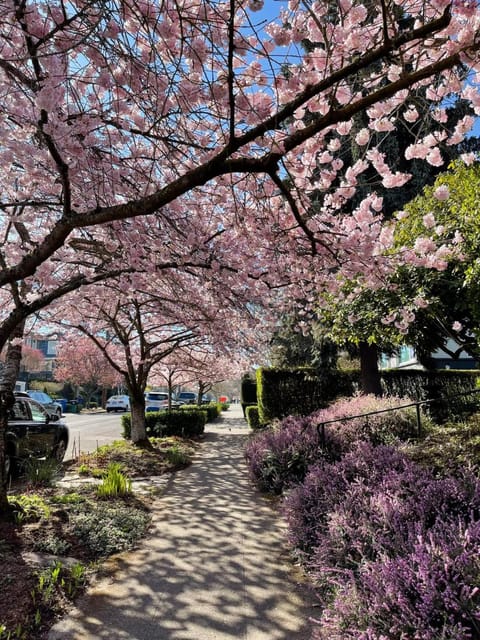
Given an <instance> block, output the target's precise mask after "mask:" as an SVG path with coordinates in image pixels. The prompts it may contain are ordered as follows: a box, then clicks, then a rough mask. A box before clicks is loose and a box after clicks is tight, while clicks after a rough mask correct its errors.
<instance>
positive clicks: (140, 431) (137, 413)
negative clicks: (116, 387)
mask: <svg viewBox="0 0 480 640" xmlns="http://www.w3.org/2000/svg"><path fill="white" fill-rule="evenodd" d="M130 414H131V421H132V429H131V434H130V438H131V440H132V442H133V444H136V445H139V446H148V445H149V440H148V437H147V431H146V428H145V396H144V395H143V392H142V393H140V394H139V393H135V394H134V395H133V394H132V395H131V396H130Z"/></svg>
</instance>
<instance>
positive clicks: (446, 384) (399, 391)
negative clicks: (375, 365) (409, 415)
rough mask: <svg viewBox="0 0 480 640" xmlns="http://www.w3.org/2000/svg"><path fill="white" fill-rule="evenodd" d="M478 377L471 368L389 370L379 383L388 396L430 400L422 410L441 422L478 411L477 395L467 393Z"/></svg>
mask: <svg viewBox="0 0 480 640" xmlns="http://www.w3.org/2000/svg"><path fill="white" fill-rule="evenodd" d="M479 376H480V372H479V371H478V370H475V369H473V370H465V369H461V370H455V369H437V370H436V371H423V370H421V369H392V370H388V371H382V386H383V389H384V392H385V394H386V395H388V396H397V397H400V398H411V399H412V400H434V401H435V402H432V403H430V404H429V405H428V407H427V409H426V410H427V412H428V413H429V414H430V415H431V417H432V418H433V419H434V420H435V421H436V422H443V421H445V420H456V419H463V418H465V417H467V416H468V415H471V414H472V413H474V412H475V411H478V407H479V401H480V394H471V395H469V394H468V392H469V391H474V390H475V389H478V381H479ZM460 394H463V395H460ZM455 396H457V397H455Z"/></svg>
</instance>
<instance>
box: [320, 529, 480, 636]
mask: <svg viewBox="0 0 480 640" xmlns="http://www.w3.org/2000/svg"><path fill="white" fill-rule="evenodd" d="M479 549H480V521H479V520H475V521H468V520H467V519H465V518H458V519H457V520H452V519H450V520H441V519H439V520H437V522H436V523H435V526H434V527H432V529H431V530H430V531H428V532H425V533H424V535H418V537H417V539H416V540H415V542H414V544H413V545H412V546H411V547H410V548H409V549H408V550H407V551H406V552H405V553H404V554H403V555H397V556H395V557H383V558H380V559H379V560H378V561H375V562H364V563H363V564H362V565H361V567H360V571H359V572H358V573H357V574H356V575H355V576H353V575H352V574H349V576H348V577H346V579H345V580H344V581H343V583H340V584H339V585H338V587H337V591H336V595H335V597H334V598H333V599H332V601H331V603H330V604H329V606H327V607H326V608H325V609H324V611H323V613H322V617H321V618H320V620H318V621H317V622H318V625H319V626H318V629H317V630H316V631H315V632H314V638H315V639H316V640H327V639H328V640H336V639H338V640H340V639H342V640H393V639H395V640H397V639H400V638H402V639H405V640H407V639H408V640H439V639H445V640H447V639H448V640H467V639H469V640H473V639H475V638H479V637H480V589H479V587H480V554H479Z"/></svg>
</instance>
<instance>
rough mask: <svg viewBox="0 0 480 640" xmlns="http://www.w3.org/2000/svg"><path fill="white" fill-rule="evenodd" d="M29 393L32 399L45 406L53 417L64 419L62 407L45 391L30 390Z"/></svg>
mask: <svg viewBox="0 0 480 640" xmlns="http://www.w3.org/2000/svg"><path fill="white" fill-rule="evenodd" d="M27 393H28V395H29V396H30V398H33V399H34V400H36V401H37V402H39V403H40V404H41V405H43V406H44V407H45V409H46V410H47V411H48V413H49V414H50V415H51V416H58V417H59V418H61V417H62V405H61V404H60V403H59V402H56V401H55V400H53V398H51V397H50V396H49V395H48V393H44V392H43V391H34V390H32V389H29V390H28V391H27Z"/></svg>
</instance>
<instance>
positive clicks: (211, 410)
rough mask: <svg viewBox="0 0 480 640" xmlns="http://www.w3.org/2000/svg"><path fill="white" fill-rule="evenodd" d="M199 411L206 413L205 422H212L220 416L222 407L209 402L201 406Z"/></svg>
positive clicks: (216, 403)
mask: <svg viewBox="0 0 480 640" xmlns="http://www.w3.org/2000/svg"><path fill="white" fill-rule="evenodd" d="M201 410H202V411H206V412H207V422H213V421H214V420H216V419H217V418H218V416H219V415H220V413H221V411H222V406H221V404H220V403H218V402H209V403H208V404H202V406H201Z"/></svg>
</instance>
